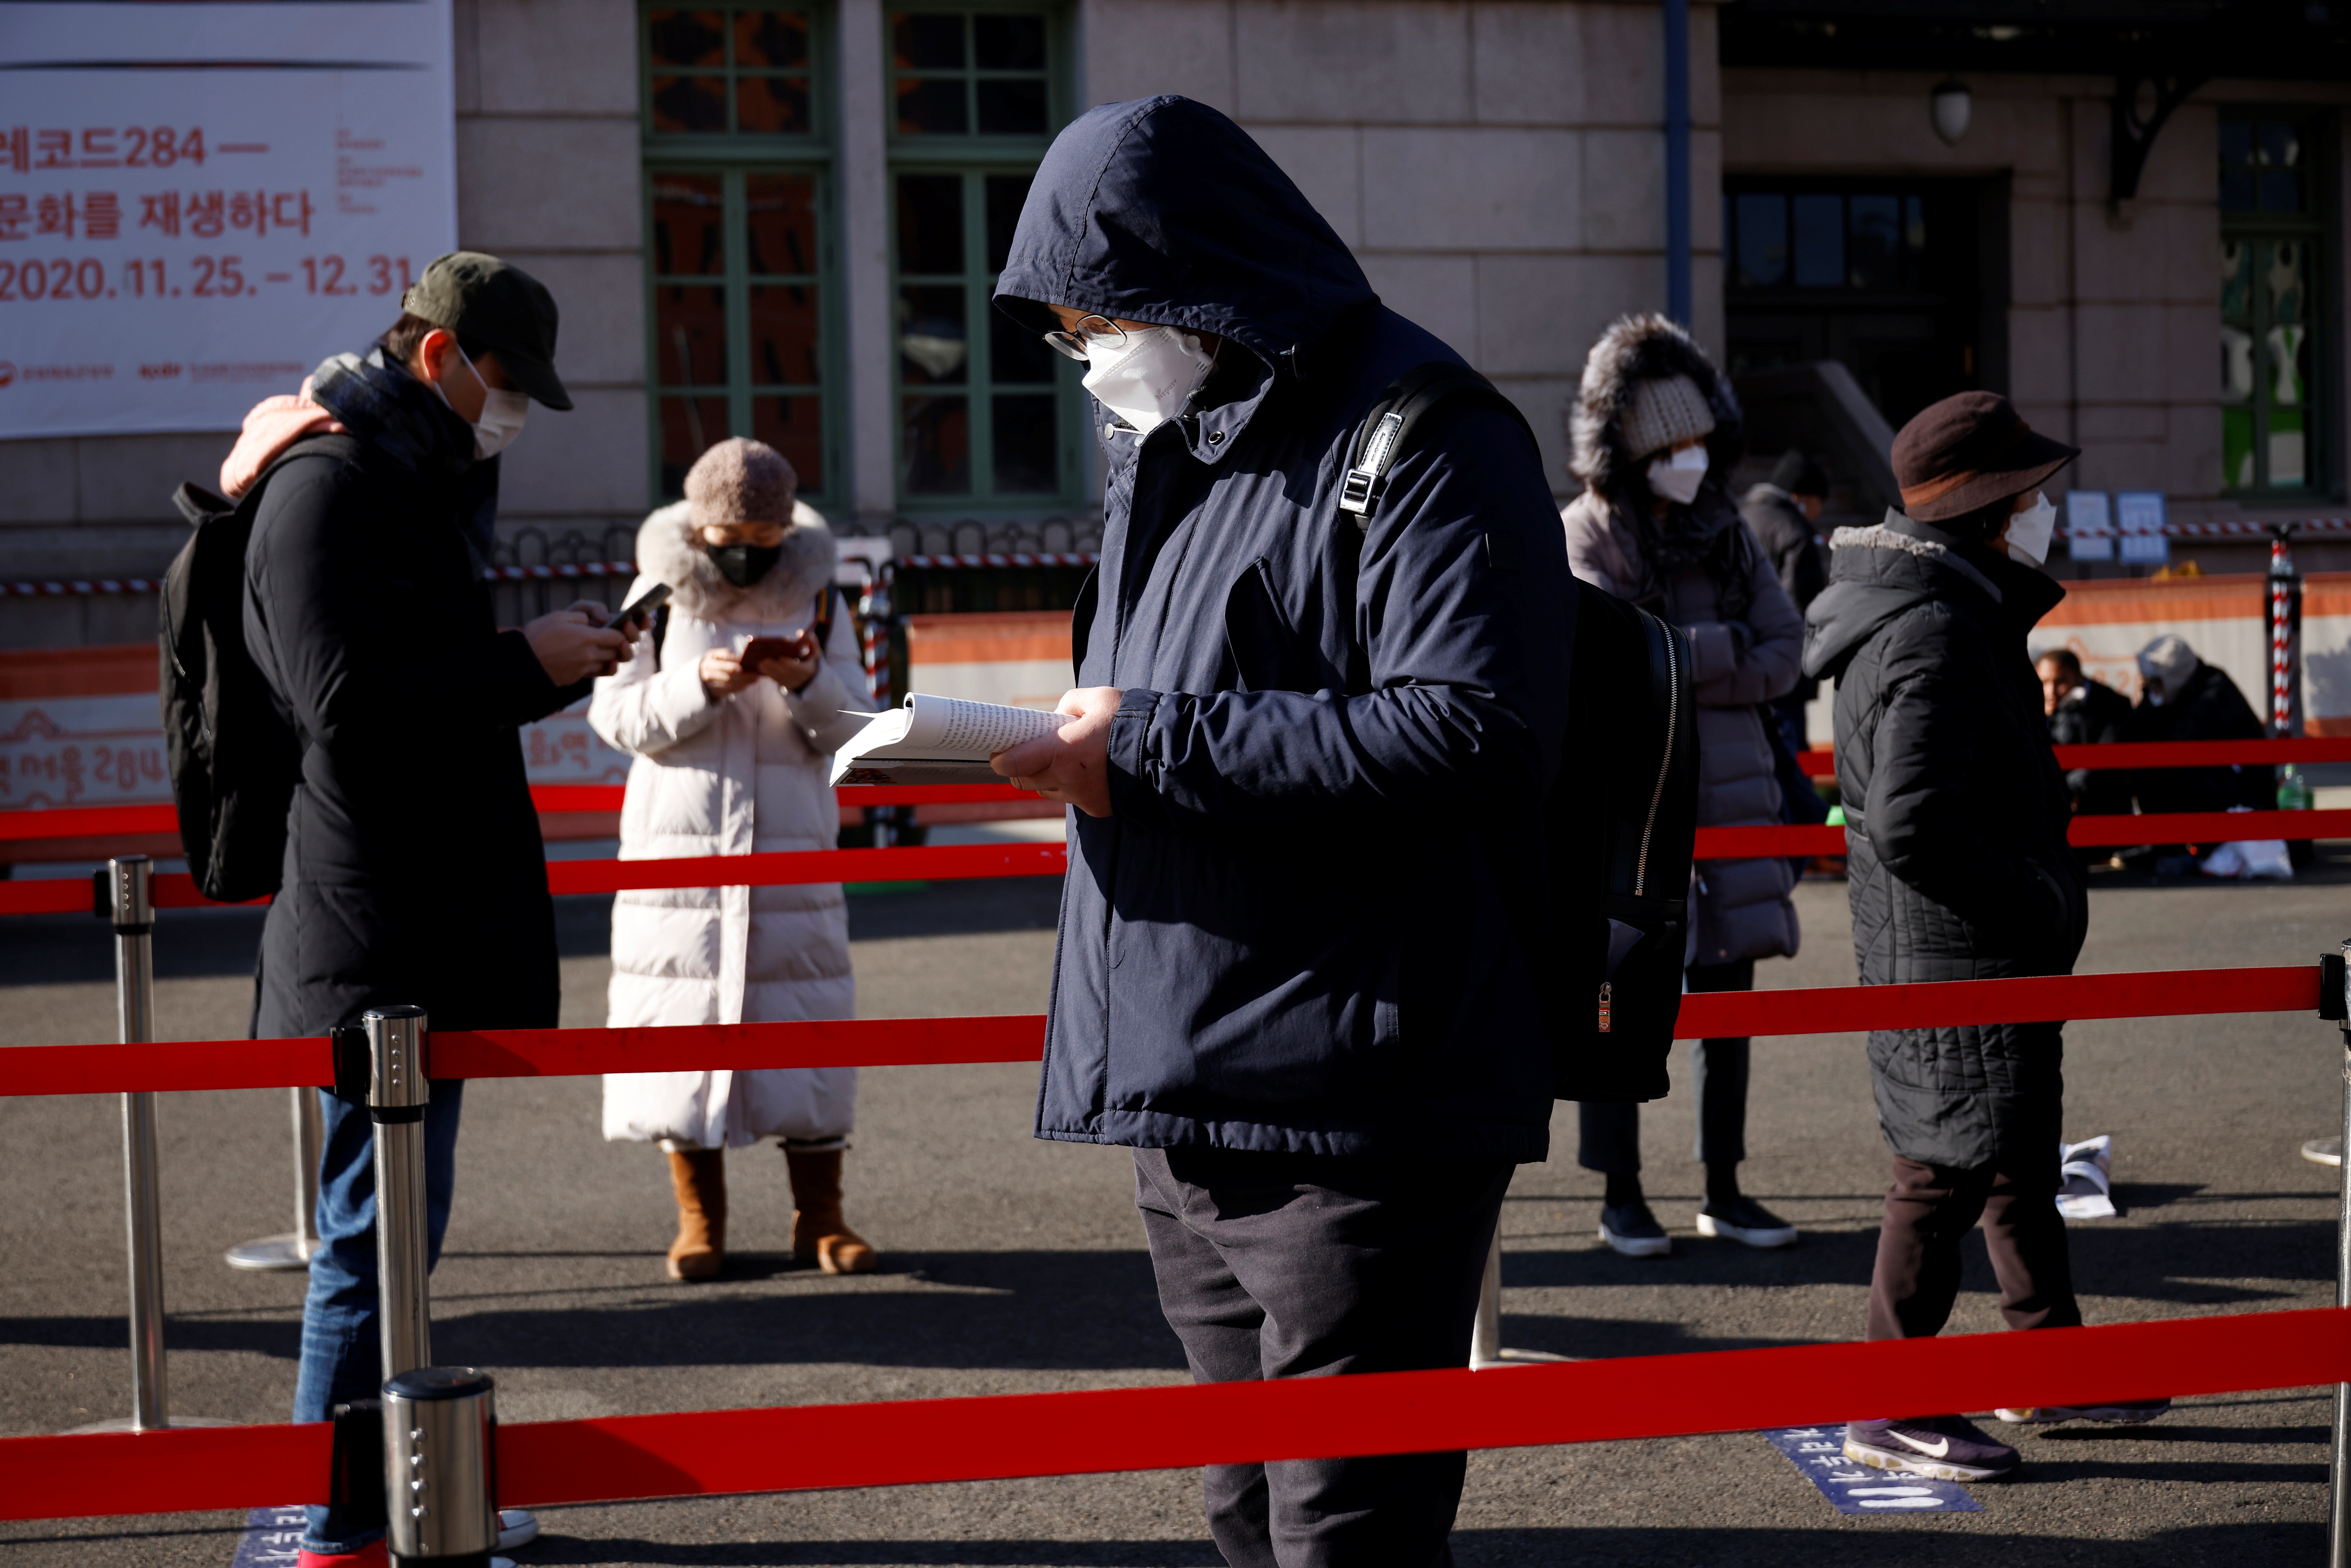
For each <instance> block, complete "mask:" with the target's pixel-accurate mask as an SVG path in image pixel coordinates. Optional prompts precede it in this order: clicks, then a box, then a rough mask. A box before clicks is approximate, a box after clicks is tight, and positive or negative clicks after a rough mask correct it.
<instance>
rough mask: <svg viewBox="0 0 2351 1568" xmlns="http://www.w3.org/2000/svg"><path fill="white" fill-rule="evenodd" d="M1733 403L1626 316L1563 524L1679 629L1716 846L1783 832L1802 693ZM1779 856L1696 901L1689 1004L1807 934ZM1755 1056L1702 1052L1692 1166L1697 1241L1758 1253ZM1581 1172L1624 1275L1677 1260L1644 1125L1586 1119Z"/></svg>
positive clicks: (1705, 1048) (1701, 788) (1792, 617)
mask: <svg viewBox="0 0 2351 1568" xmlns="http://www.w3.org/2000/svg"><path fill="white" fill-rule="evenodd" d="M1739 424H1740V414H1739V402H1738V400H1737V399H1736V398H1735V397H1733V396H1732V394H1731V390H1730V383H1729V381H1727V380H1726V379H1725V378H1724V377H1723V375H1722V373H1721V372H1720V371H1717V370H1716V369H1715V367H1714V362H1713V361H1711V360H1709V359H1708V358H1707V356H1706V350H1703V349H1701V348H1699V347H1698V344H1697V342H1696V341H1695V340H1692V339H1691V337H1690V336H1689V334H1688V333H1687V332H1685V331H1683V330H1682V329H1681V328H1679V327H1677V326H1676V325H1675V324H1674V323H1673V322H1671V321H1669V320H1667V319H1666V318H1664V317H1663V316H1627V317H1625V318H1624V319H1621V320H1619V321H1617V322H1615V323H1614V325H1612V326H1611V327H1610V328H1609V329H1607V331H1605V332H1604V333H1602V334H1601V336H1600V339H1599V340H1598V341H1597V342H1595V343H1593V346H1592V352H1591V354H1590V355H1589V356H1588V357H1587V359H1586V360H1585V361H1584V367H1583V387H1582V390H1581V392H1579V394H1578V397H1577V400H1576V402H1575V405H1574V411H1573V414H1572V416H1571V419H1570V434H1571V435H1572V437H1573V441H1574V455H1573V459H1572V465H1573V469H1574V472H1575V475H1576V476H1577V477H1578V478H1580V479H1582V480H1583V486H1584V488H1583V495H1581V496H1578V497H1576V498H1575V499H1574V500H1573V501H1571V502H1570V503H1568V506H1567V509H1566V511H1565V512H1563V513H1562V515H1561V521H1562V525H1563V526H1564V527H1565V528H1566V530H1567V559H1568V564H1569V565H1570V566H1571V567H1572V568H1573V569H1574V571H1575V575H1576V576H1578V577H1580V578H1583V580H1586V581H1587V582H1591V583H1593V584H1596V585H1597V586H1599V587H1601V588H1604V589H1606V590H1607V591H1609V592H1611V593H1613V594H1614V595H1616V596H1617V597H1618V598H1620V599H1628V600H1631V601H1634V602H1635V603H1636V604H1639V605H1640V606H1641V607H1642V608H1644V609H1646V610H1650V611H1653V612H1656V614H1658V615H1661V616H1663V617H1664V618H1665V619H1667V621H1670V622H1673V623H1674V624H1675V625H1676V626H1677V627H1679V628H1680V629H1681V632H1682V635H1683V637H1684V638H1685V639H1687V645H1688V647H1689V651H1690V662H1691V684H1692V690H1693V692H1694V694H1695V695H1696V696H1697V698H1698V768H1699V774H1700V779H1699V784H1698V822H1699V825H1700V826H1703V827H1709V828H1728V827H1746V826H1753V825H1758V824H1764V823H1776V822H1778V821H1782V807H1783V805H1784V799H1783V797H1782V792H1781V785H1780V776H1779V769H1778V766H1777V757H1776V755H1775V753H1774V750H1773V748H1772V745H1771V736H1770V733H1769V731H1768V730H1767V729H1766V726H1767V725H1769V724H1770V723H1771V711H1770V709H1769V708H1768V707H1766V706H1763V705H1765V704H1768V703H1770V702H1771V700H1772V699H1773V698H1775V697H1780V696H1784V695H1786V694H1787V693H1788V692H1789V691H1791V690H1792V689H1793V688H1794V686H1795V684H1796V663H1797V658H1798V655H1799V653H1800V652H1801V649H1802V639H1803V621H1802V617H1801V616H1800V615H1799V614H1798V613H1797V611H1796V606H1795V603H1794V601H1792V600H1791V599H1790V598H1789V597H1788V593H1787V590H1785V589H1784V588H1782V586H1781V584H1780V576H1779V571H1778V570H1777V568H1775V567H1774V566H1773V565H1772V562H1771V557H1770V556H1769V555H1767V554H1765V553H1764V551H1763V549H1762V547H1761V545H1760V544H1758V543H1757V542H1756V539H1755V536H1754V535H1753V534H1752V533H1750V532H1749V531H1748V528H1747V525H1746V523H1745V522H1743V521H1741V520H1740V516H1739V509H1738V507H1735V506H1734V505H1732V503H1731V500H1730V497H1729V492H1728V491H1727V490H1725V488H1724V487H1723V476H1725V475H1727V474H1729V471H1730V465H1731V464H1732V462H1733V461H1735V460H1736V459H1737V457H1738V455H1739ZM1795 880H1796V878H1795V872H1794V870H1793V869H1792V867H1791V865H1790V864H1789V862H1788V861H1787V859H1786V858H1785V857H1784V856H1775V857H1771V858H1769V859H1762V860H1737V861H1707V862H1701V863H1700V864H1699V866H1698V874H1697V875H1696V877H1694V878H1693V879H1692V886H1691V888H1690V898H1691V906H1692V909H1693V911H1694V914H1693V915H1692V918H1691V921H1690V940H1689V948H1688V952H1687V956H1686V959H1685V963H1686V966H1687V967H1686V968H1685V971H1684V973H1685V974H1686V976H1687V984H1688V988H1689V989H1691V990H1693V991H1744V990H1751V989H1753V988H1754V985H1755V960H1757V959H1758V958H1768V957H1772V956H1780V955H1789V956H1792V955H1793V954H1794V953H1795V951H1796V947H1797V945H1798V943H1799V941H1800V940H1801V938H1802V933H1801V931H1800V930H1799V928H1798V926H1797V923H1796V906H1795V904H1794V902H1793V901H1792V899H1791V898H1790V896H1789V894H1790V891H1791V890H1792V888H1793V887H1794V885H1795ZM1748 1056H1749V1044H1748V1041H1747V1040H1745V1039H1723V1040H1699V1041H1697V1042H1696V1043H1695V1044H1694V1045H1693V1046H1692V1048H1691V1051H1690V1064H1691V1071H1692V1076H1693V1077H1694V1078H1695V1080H1696V1082H1697V1094H1698V1141H1697V1148H1696V1150H1695V1153H1696V1155H1697V1157H1698V1160H1699V1161H1700V1162H1702V1163H1703V1164H1704V1165H1705V1166H1706V1201H1705V1203H1704V1204H1703V1205H1702V1206H1701V1207H1699V1209H1698V1234H1699V1235H1701V1236H1716V1237H1721V1238H1723V1239H1727V1240H1731V1241H1739V1242H1743V1243H1744V1244H1746V1245H1747V1246H1750V1247H1785V1246H1787V1245H1788V1244H1790V1243H1791V1242H1792V1241H1794V1240H1795V1239H1796V1228H1795V1227H1794V1226H1792V1225H1790V1224H1789V1223H1788V1222H1787V1221H1786V1220H1784V1219H1782V1218H1780V1217H1779V1216H1778V1215H1776V1214H1773V1213H1772V1212H1771V1210H1770V1209H1768V1208H1765V1207H1763V1206H1762V1205H1761V1204H1760V1203H1758V1202H1756V1201H1755V1200H1754V1199H1753V1198H1751V1197H1748V1196H1746V1195H1745V1194H1744V1193H1742V1192H1740V1190H1739V1166H1740V1161H1742V1160H1744V1159H1745V1158H1746V1157H1747V1079H1748ZM1577 1116H1578V1123H1579V1129H1580V1132H1581V1134H1582V1136H1581V1139H1580V1142H1579V1146H1578V1148H1577V1150H1576V1160H1577V1163H1579V1164H1580V1165H1582V1166H1583V1167H1584V1168H1585V1169H1586V1170H1594V1171H1598V1172H1600V1173H1601V1174H1602V1176H1604V1177H1605V1178H1606V1181H1607V1189H1606V1192H1605V1194H1604V1197H1603V1198H1602V1200H1601V1206H1600V1237H1601V1239H1602V1240H1604V1241H1605V1242H1607V1243H1608V1245H1609V1246H1611V1247H1613V1248H1614V1249H1616V1250H1617V1251H1619V1252H1622V1253H1625V1254H1626V1255H1627V1256H1631V1257H1653V1256H1656V1255H1658V1254H1660V1253H1664V1252H1667V1251H1669V1250H1670V1249H1672V1246H1673V1243H1672V1242H1671V1240H1670V1239H1668V1238H1667V1235H1666V1231H1665V1228H1664V1227H1663V1226H1661V1225H1659V1224H1658V1223H1657V1220H1656V1216H1655V1215H1653V1214H1652V1213H1651V1212H1650V1210H1649V1206H1648V1203H1647V1201H1646V1198H1645V1197H1644V1196H1643V1194H1642V1191H1641V1175H1640V1172H1641V1122H1640V1109H1639V1107H1637V1106H1634V1105H1609V1104H1584V1105H1580V1106H1578V1107H1577Z"/></svg>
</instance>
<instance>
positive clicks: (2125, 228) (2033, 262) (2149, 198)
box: [1722, 69, 2351, 570]
mask: <svg viewBox="0 0 2351 1568" xmlns="http://www.w3.org/2000/svg"><path fill="white" fill-rule="evenodd" d="M1937 79H1938V78H1933V77H1930V76H1926V75H1914V74H1907V73H1901V72H1882V73H1881V72H1844V71H1838V72H1830V71H1780V70H1771V71H1764V70H1746V69H1733V70H1727V71H1725V72H1723V73H1722V99H1723V108H1722V125H1723V141H1724V145H1725V146H1727V147H1728V148H1729V149H1730V150H1731V158H1730V161H1729V165H1728V167H1729V171H1730V172H1734V173H1745V172H1756V173H1775V174H1787V173H1803V172H1821V173H1823V174H1831V173H1833V174H1841V175H1842V174H1866V173H1874V172H1888V173H1896V172H1898V173H1905V174H1914V175H1921V174H1935V175H1963V176H1989V175H1998V174H2005V175H2006V176H2007V177H2008V179H2009V181H2010V193H2011V198H2010V208H2009V275H2010V277H2009V287H2010V295H2009V302H2008V344H2007V347H2008V356H2009V385H2008V387H2007V389H2006V390H2007V391H2008V393H2009V395H2010V396H2011V398H2013V399H2014V400H2015V402H2016V403H2017V406H2018V408H2019V409H2020V411H2021V412H2022V413H2023V414H2024V416H2025V418H2026V419H2028V420H2030V421H2032V423H2034V424H2035V425H2036V426H2038V427H2040V428H2042V429H2045V430H2049V431H2052V432H2053V433H2055V434H2059V435H2061V436H2063V437H2064V439H2066V440H2069V441H2071V442H2073V443H2074V444H2077V445H2079V446H2080V447H2081V448H2082V449H2083V450H2082V457H2081V460H2080V462H2079V463H2078V464H2077V465H2075V466H2074V468H2073V469H2072V470H2070V471H2069V472H2068V474H2067V475H2065V476H2063V477H2062V478H2061V481H2060V483H2061V484H2066V485H2070V486H2074V487H2079V488H2085V489H2101V490H2124V489H2155V490H2161V491H2164V492H2165V493H2166V494H2167V495H2168V496H2169V497H2171V515H2172V517H2173V518H2174V520H2176V521H2181V522H2191V521H2205V520H2220V519H2224V518H2234V517H2241V516H2249V515H2252V514H2250V513H2248V511H2247V509H2246V508H2245V507H2242V506H2241V505H2240V504H2239V503H2237V502H2236V501H2234V500H2231V499H2229V498H2226V497H2222V496H2221V495H2220V403H2219V384H2218V375H2217V369H2216V352H2215V350H2216V345H2217V340H2218V335H2219V330H2220V209H2219V204H2218V196H2217V163H2216V159H2217V156H2218V153H2217V144H2218V134H2219V131H2218V123H2219V114H2220V106H2222V105H2224V104H2238V103H2247V102H2255V101H2260V100H2262V99H2271V98H2277V97H2295V98H2302V99H2322V100H2328V101H2334V102H2337V103H2343V104H2346V106H2351V90H2346V89H2340V88H2335V87H2330V86H2325V85H2321V84H2279V83H2244V82H2214V83H2211V84H2210V85H2208V86H2207V87H2205V88H2204V89H2202V90H2200V91H2199V92H2198V93H2197V94H2196V95H2195V96H2194V97H2193V98H2192V99H2190V100H2189V102H2188V103H2187V104H2185V105H2183V106H2182V107H2181V108H2180V109H2179V111H2178V112H2176V113H2175V114H2174V115H2173V116H2172V117H2171V119H2170V120H2169V121H2168V123H2167V124H2166V125H2165V126H2164V128H2163V130H2162V132H2161V134H2160V135H2159V136H2158V138H2157V141H2156V143H2155V146H2154V149H2153V152H2152V153H2151V155H2150V156H2149V157H2148V159H2147V165H2146V168H2145V170H2144V172H2143V173H2142V175H2141V178H2140V182H2139V192H2138V197H2137V200H2136V201H2135V202H2133V203H2131V204H2128V206H2127V207H2126V209H2125V210H2123V211H2121V212H2117V211H2116V210H2115V209H2114V208H2113V207H2112V206H2111V205H2110V204H2109V203H2108V200H2107V195H2108V191H2109V184H2110V177H2109V143H2108V130H2109V124H2110V119H2109V116H2110V105H2111V99H2112V95H2113V92H2114V83H2113V81H2112V79H2111V78H2068V77H2023V76H2020V77H2010V78H2001V77H1985V76H1973V75H1970V77H1969V78H1968V85H1969V87H1970V89H1971V91H1972V93H1973V96H1974V103H1975V109H1974V115H1973V120H1972V123H1971V124H1970V128H1969V130H1968V133H1967V135H1966V136H1965V137H1964V138H1962V139H1961V141H1959V145H1958V146H1956V147H1951V146H1946V145H1945V144H1944V143H1943V142H1942V141H1941V140H1940V139H1939V138H1938V137H1937V136H1936V135H1935V133H1934V131H1933V129H1932V127H1931V125H1930V123H1929V120H1928V95H1929V93H1930V92H1931V90H1932V89H1933V87H1934V85H1935V82H1936V80H1937ZM2336 166H2337V168H2338V169H2340V168H2341V167H2342V165H2341V163H2340V162H2339V161H2338V162H2337V164H2336ZM2334 335H2335V362H2336V363H2337V364H2338V365H2340V364H2341V363H2342V362H2343V360H2344V357H2345V350H2346V349H2351V337H2346V334H2345V332H2344V324H2343V323H2342V322H2340V321H2337V322H2335V325H2334ZM2340 385H2341V382H2340V380H2339V378H2338V381H2337V386H2338V388H2339V387H2340ZM2345 403H2346V400H2343V399H2342V398H2341V397H2340V396H2339V393H2338V400H2337V402H2336V406H2335V414H2336V421H2335V423H2336V428H2335V431H2334V433H2333V434H2332V436H2331V439H2332V441H2333V442H2334V443H2335V451H2336V452H2337V453H2342V452H2345V451H2346V450H2351V448H2346V446H2345V445H2344V443H2345V442H2346V441H2351V408H2346V406H2345ZM2339 471H2340V470H2339V465H2338V472H2339ZM2339 509H2340V508H2339V503H2336V502H2331V501H2330V502H2326V503H2324V504H2321V505H2320V506H2318V507H2315V508H2314V507H2312V506H2310V505H2307V504H2305V505H2302V506H2297V507H2287V508H2284V510H2283V513H2281V514H2280V515H2287V516H2310V515H2312V514H2313V512H2314V510H2315V511H2319V512H2330V511H2334V510H2339ZM2268 510H2271V511H2276V510H2277V509H2276V508H2270V509H2268ZM2335 548H2336V547H2323V546H2322V547H2318V549H2319V552H2320V554H2321V555H2323V556H2326V557H2328V558H2330V559H2328V560H2327V562H2326V564H2329V565H2330V566H2331V565H2332V564H2333V562H2332V559H2331V558H2332V556H2333V554H2334V550H2335ZM2179 553H2182V554H2187V553H2190V552H2189V551H2187V550H2182V551H2180V552H2179ZM2192 553H2195V554H2196V555H2198V556H2199V557H2200V558H2203V560H2204V563H2205V564H2206V565H2207V567H2208V569H2209V568H2210V567H2212V566H2214V565H2216V564H2217V565H2220V566H2225V567H2227V568H2229V569H2231V570H2258V569H2259V565H2260V558H2261V555H2262V547H2260V546H2259V545H2253V546H2248V547H2239V548H2231V547H2225V546H2223V547H2218V548H2213V547H2204V546H2199V547H2198V548H2197V549H2195V550H2194V551H2193V552H2192ZM2240 557H2242V558H2243V559H2238V558H2240ZM2304 564H2305V565H2314V564H2318V562H2317V561H2316V559H2313V560H2311V561H2305V562H2304Z"/></svg>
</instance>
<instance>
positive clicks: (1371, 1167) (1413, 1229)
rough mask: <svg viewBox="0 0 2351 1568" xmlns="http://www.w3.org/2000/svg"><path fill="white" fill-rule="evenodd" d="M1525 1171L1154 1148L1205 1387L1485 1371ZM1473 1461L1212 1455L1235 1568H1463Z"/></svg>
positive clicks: (1158, 1205)
mask: <svg viewBox="0 0 2351 1568" xmlns="http://www.w3.org/2000/svg"><path fill="white" fill-rule="evenodd" d="M1513 1169H1514V1167H1513V1166H1510V1165H1507V1164H1504V1163H1502V1162H1500V1161H1496V1160H1459V1159H1447V1158H1444V1157H1441V1156H1437V1155H1429V1156H1424V1157H1414V1158H1410V1159H1368V1158H1351V1157H1345V1156H1336V1155H1278V1154H1249V1153H1244V1152H1241V1151H1238V1150H1228V1149H1196V1148H1184V1149H1137V1150H1135V1151H1134V1202H1135V1207H1137V1208H1139V1209H1141V1210H1142V1211H1143V1224H1144V1231H1145V1232H1146V1233H1147V1235H1148V1236H1149V1238H1150V1242H1151V1266H1152V1270H1153V1271H1154V1272H1155V1274H1156V1275H1157V1277H1158V1281H1159V1305H1160V1310H1161V1311H1162V1312H1165V1313H1166V1316H1167V1324H1168V1326H1169V1327H1170V1328H1172V1329H1174V1330H1175V1337H1176V1338H1178V1339H1179V1340H1181V1341H1183V1343H1184V1355H1185V1359H1186V1361H1188V1362H1189V1363H1190V1364H1191V1368H1192V1378H1193V1381H1194V1382H1196V1383H1238V1382H1243V1381H1246V1380H1249V1379H1254V1378H1265V1377H1314V1376H1324V1375H1331V1374H1333V1373H1343V1372H1415V1371H1424V1370H1428V1369H1432V1368H1439V1367H1451V1366H1467V1365H1468V1364H1469V1335H1470V1330H1471V1327H1472V1324H1473V1322H1474V1321H1475V1319H1476V1317H1477V1312H1478V1291H1479V1283H1480V1281H1482V1279H1483V1278H1484V1273H1485V1267H1486V1251H1487V1248H1488V1246H1489V1244H1490V1243H1491V1241H1492V1240H1493V1236H1494V1225H1495V1222H1496V1221H1497V1220H1498V1219H1499V1218H1500V1215H1501V1209H1502V1194H1503V1192H1504V1191H1505V1190H1506V1189H1507V1188H1508V1187H1509V1186H1510V1176H1511V1173H1512V1170H1513ZM1467 1469H1468V1456H1467V1455H1466V1454H1463V1453H1460V1452H1458V1451H1456V1452H1452V1453H1437V1454H1385V1455H1375V1456H1373V1457H1371V1458H1343V1459H1284V1460H1279V1461H1276V1462H1273V1463H1270V1464H1249V1465H1211V1466H1209V1467H1208V1469H1207V1478H1206V1481H1207V1511H1208V1531H1209V1533H1210V1534H1211V1535H1213V1536H1214V1537H1215V1538H1216V1542H1217V1549H1218V1550H1219V1551H1221V1552H1223V1553H1224V1555H1225V1561H1226V1562H1227V1563H1230V1564H1231V1565H1232V1568H1355V1565H1359V1564H1361V1565H1369V1564H1378V1565H1379V1568H1450V1564H1451V1563H1452V1562H1453V1552H1452V1548H1451V1547H1450V1546H1449V1545H1448V1544H1447V1537H1448V1536H1449V1535H1450V1534H1451V1533H1452V1530H1453V1515H1454V1512H1455V1511H1456V1510H1457V1509H1458V1508H1459V1506H1460V1503H1461V1483H1462V1478H1463V1476H1464V1474H1465V1473H1466V1471H1467Z"/></svg>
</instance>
